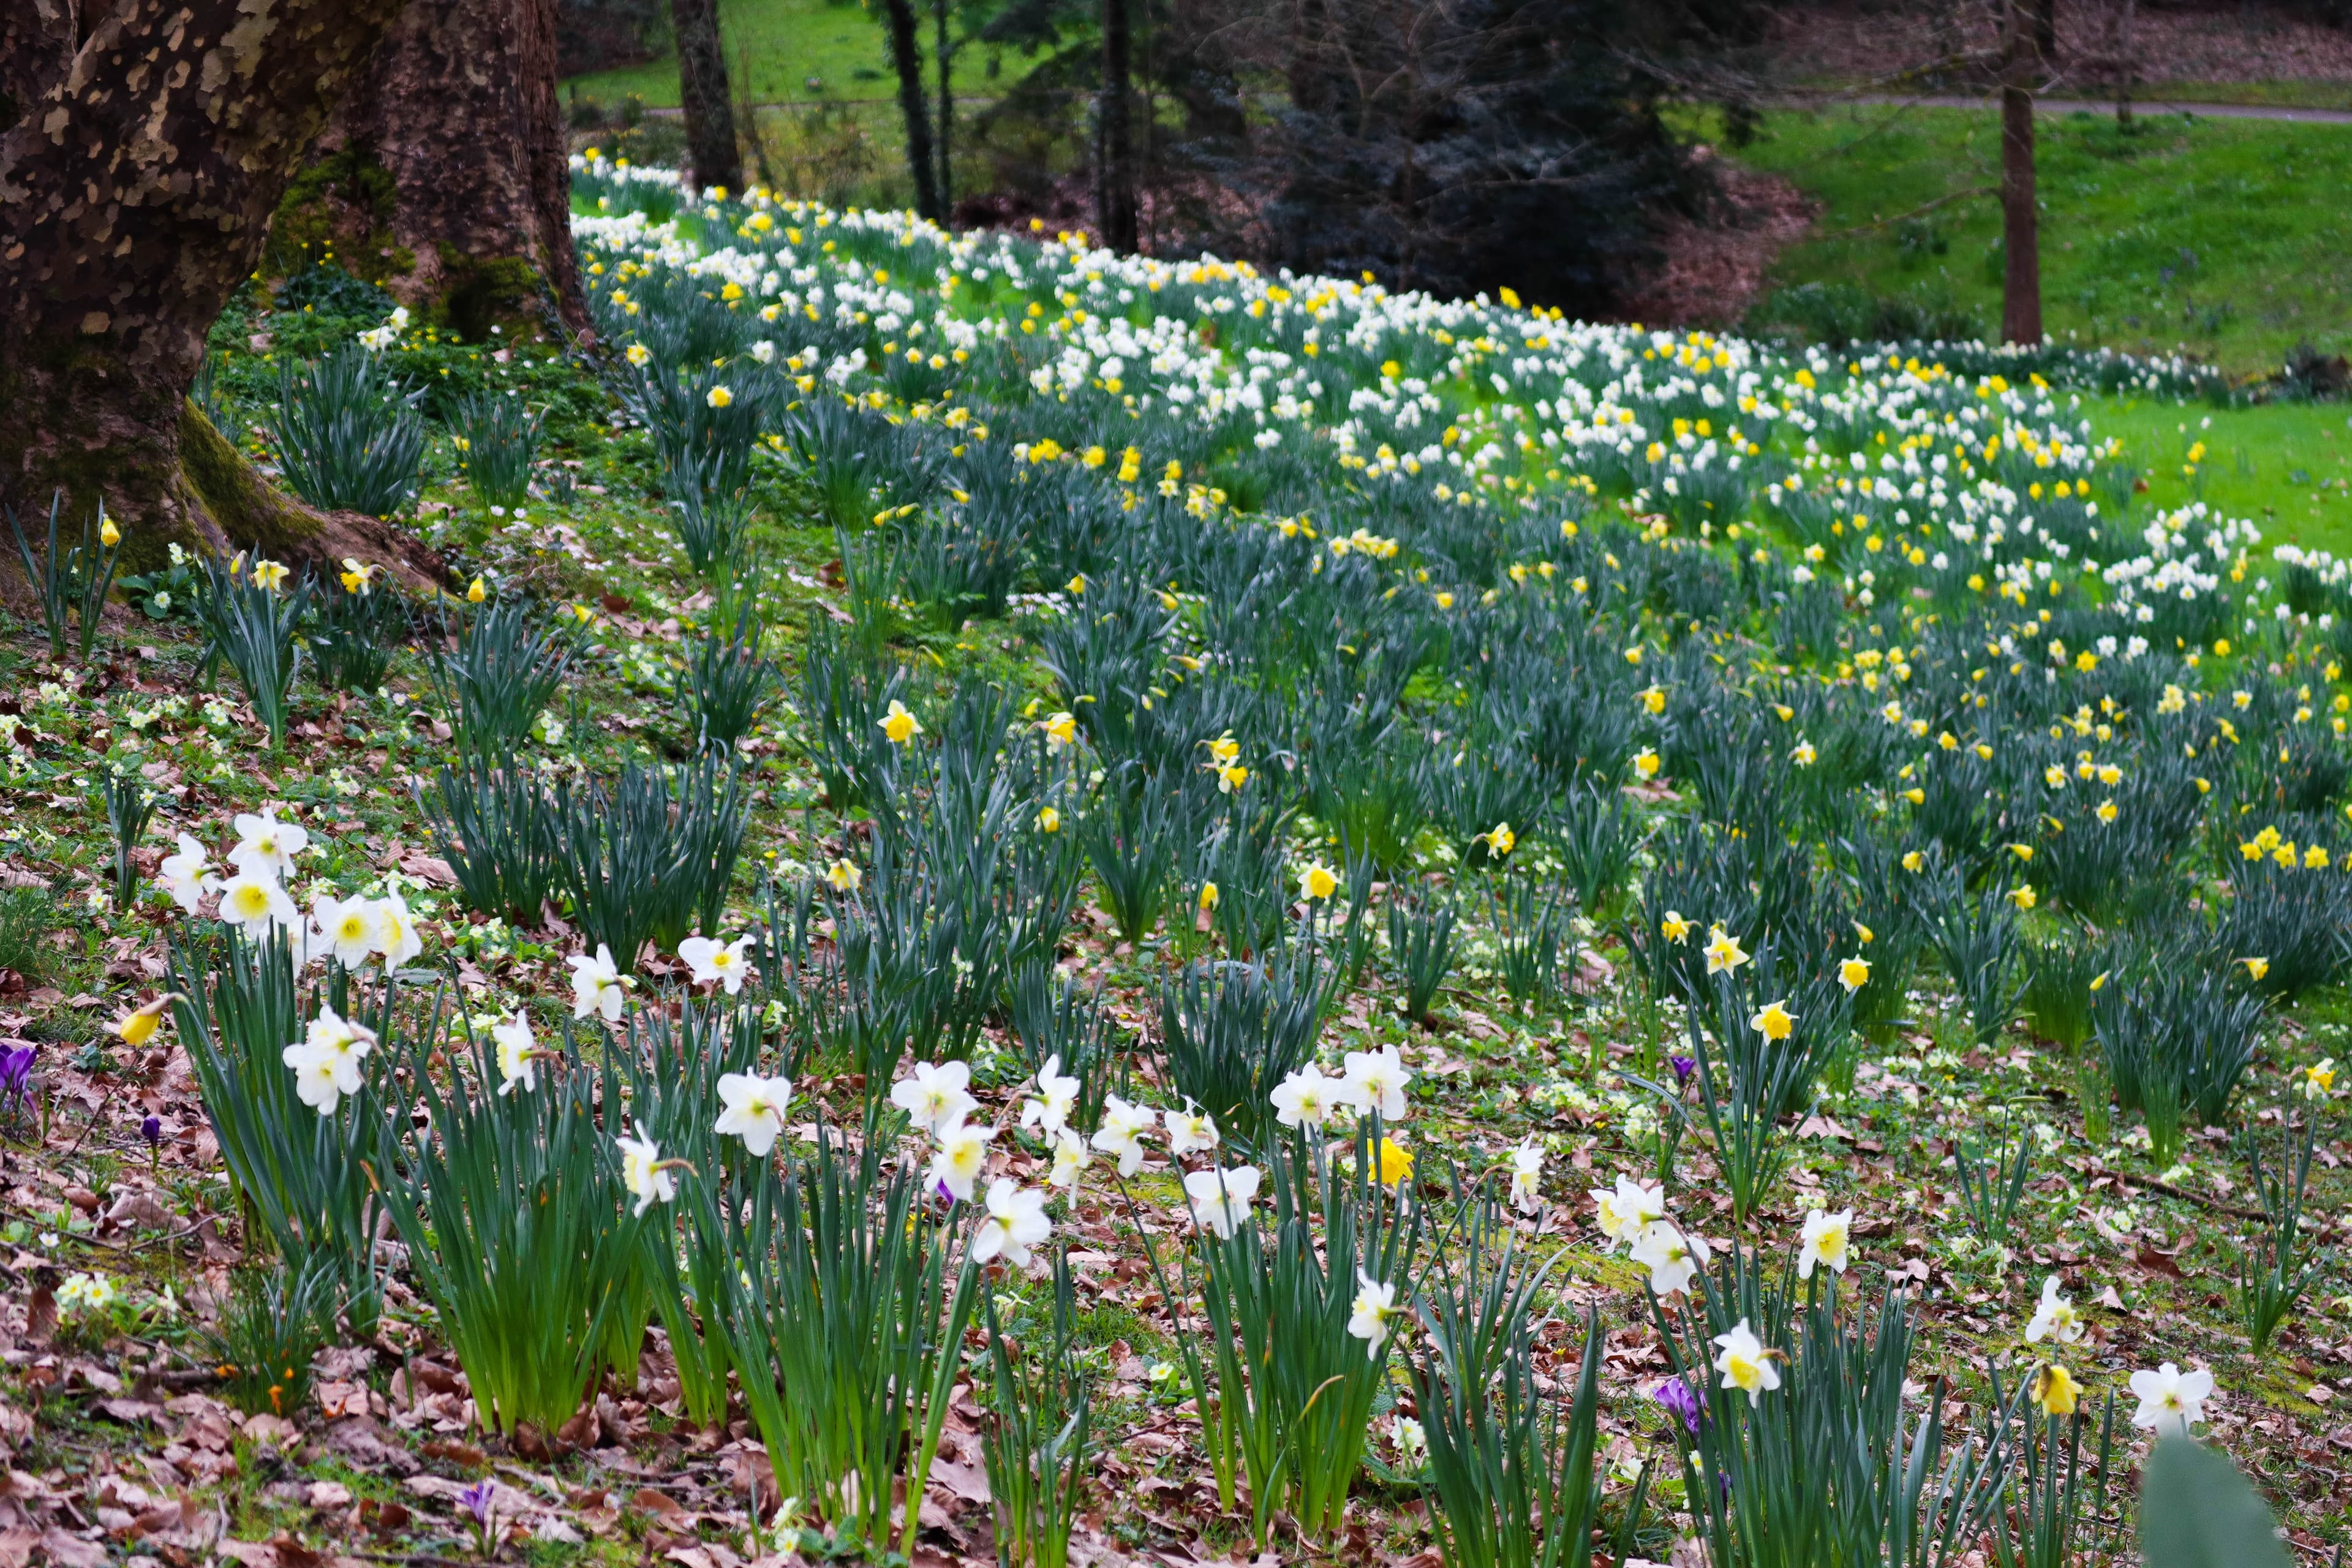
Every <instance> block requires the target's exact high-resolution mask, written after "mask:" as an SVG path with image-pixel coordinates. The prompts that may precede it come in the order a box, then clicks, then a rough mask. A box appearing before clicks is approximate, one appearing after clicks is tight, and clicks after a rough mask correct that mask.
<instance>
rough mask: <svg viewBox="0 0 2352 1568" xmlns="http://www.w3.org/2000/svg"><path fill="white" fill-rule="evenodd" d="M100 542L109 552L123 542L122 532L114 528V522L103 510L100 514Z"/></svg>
mask: <svg viewBox="0 0 2352 1568" xmlns="http://www.w3.org/2000/svg"><path fill="white" fill-rule="evenodd" d="M98 542H100V544H103V545H105V546H106V547H107V548H108V549H109V550H111V549H113V548H114V547H115V546H116V545H118V544H120V543H121V542H122V531H121V529H119V528H117V527H115V526H114V520H113V519H112V518H110V517H109V516H107V515H106V513H105V512H104V511H103V510H100V512H99V514H98Z"/></svg>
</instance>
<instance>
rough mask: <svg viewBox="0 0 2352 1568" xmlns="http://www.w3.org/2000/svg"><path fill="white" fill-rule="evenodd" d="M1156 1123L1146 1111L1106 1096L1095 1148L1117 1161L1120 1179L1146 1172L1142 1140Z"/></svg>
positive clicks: (1095, 1138)
mask: <svg viewBox="0 0 2352 1568" xmlns="http://www.w3.org/2000/svg"><path fill="white" fill-rule="evenodd" d="M1157 1121H1158V1119H1157V1118H1156V1117H1154V1116H1153V1115H1152V1114H1151V1112H1150V1110H1147V1109H1145V1108H1144V1107H1142V1106H1140V1105H1129V1104H1128V1102H1127V1101H1125V1100H1121V1099H1120V1098H1119V1097H1118V1096H1117V1095H1115V1094H1112V1095H1106V1096H1104V1097H1103V1113H1102V1121H1101V1122H1100V1123H1099V1124H1098V1125H1097V1127H1096V1128H1095V1136H1094V1146H1095V1147H1096V1148H1097V1149H1099V1150H1101V1151H1102V1152H1104V1153H1106V1154H1109V1155H1113V1156H1115V1157H1116V1158H1117V1159H1118V1173H1119V1174H1120V1175H1122V1176H1132V1175H1133V1174H1135V1173H1136V1172H1137V1171H1139V1170H1141V1169H1142V1168H1143V1153H1144V1150H1143V1138H1144V1135H1145V1134H1146V1133H1148V1132H1150V1131H1151V1129H1152V1127H1153V1126H1154V1125H1155V1124H1156V1123H1157ZM1188 1180H1189V1178H1188Z"/></svg>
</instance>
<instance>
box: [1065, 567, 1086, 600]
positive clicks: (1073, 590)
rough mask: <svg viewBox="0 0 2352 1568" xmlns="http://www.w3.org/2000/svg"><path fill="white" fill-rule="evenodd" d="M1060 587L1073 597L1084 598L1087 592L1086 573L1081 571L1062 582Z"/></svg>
mask: <svg viewBox="0 0 2352 1568" xmlns="http://www.w3.org/2000/svg"><path fill="white" fill-rule="evenodd" d="M1062 588H1063V591H1064V592H1065V593H1067V594H1069V595H1072V596H1073V597H1076V598H1084V597H1085V596H1086V592H1087V574H1085V573H1083V572H1081V573H1079V574H1077V575H1076V576H1075V577H1073V578H1071V579H1070V580H1069V581H1068V582H1066V583H1065V584H1062Z"/></svg>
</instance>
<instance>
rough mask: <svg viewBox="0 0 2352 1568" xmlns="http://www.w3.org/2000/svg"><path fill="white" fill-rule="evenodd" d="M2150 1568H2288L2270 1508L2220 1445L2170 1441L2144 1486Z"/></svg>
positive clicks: (2144, 1540) (2152, 1459) (2143, 1539)
mask: <svg viewBox="0 0 2352 1568" xmlns="http://www.w3.org/2000/svg"><path fill="white" fill-rule="evenodd" d="M2139 1549H2140V1556H2141V1559H2142V1560H2143V1561H2144V1562H2145V1563H2147V1568H2287V1555H2286V1548H2285V1546H2284V1544H2282V1543H2281V1542H2280V1541H2279V1538H2278V1528H2277V1526H2276V1524H2275V1523H2274V1522H2273V1521H2272V1519H2271V1510H2270V1509H2269V1508H2268V1507H2267V1506H2266V1505H2265V1504H2264V1503H2263V1500H2262V1498H2261V1497H2260V1495H2258V1494H2257V1493H2256V1492H2255V1490H2254V1489H2253V1486H2252V1483H2251V1482H2249V1481H2248V1480H2247V1479H2246V1478H2245V1477H2244V1476H2242V1475H2241V1474H2239V1473H2238V1467H2237V1466H2235V1465H2233V1464H2231V1462H2230V1459H2229V1457H2228V1456H2227V1455H2225V1454H2223V1453H2222V1452H2221V1450H2220V1449H2218V1448H2209V1447H2206V1446H2205V1445H2204V1444H2202V1443H2199V1442H2194V1441H2192V1440H2190V1439H2189V1438H2187V1437H2167V1438H2165V1439H2163V1440H2162V1441H2160V1442H2158V1444H2157V1446H2156V1452H2155V1453H2153V1454H2151V1455H2150V1456H2148V1461H2147V1468H2146V1469H2145V1470H2144V1471H2143V1472H2142V1473H2141V1477H2140V1489H2139Z"/></svg>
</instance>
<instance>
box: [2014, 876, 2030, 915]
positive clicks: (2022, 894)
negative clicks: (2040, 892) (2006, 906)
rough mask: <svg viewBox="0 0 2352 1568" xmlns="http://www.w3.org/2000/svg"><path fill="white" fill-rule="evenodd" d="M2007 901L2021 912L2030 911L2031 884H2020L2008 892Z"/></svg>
mask: <svg viewBox="0 0 2352 1568" xmlns="http://www.w3.org/2000/svg"><path fill="white" fill-rule="evenodd" d="M2009 901H2010V902H2011V903H2012V904H2015V905H2016V906H2017V907H2018V908H2019V909H2021V910H2030V909H2032V907H2033V901H2034V895H2033V884H2032V883H2031V882H2020V883H2019V884H2018V885H2017V886H2016V887H2014V888H2011V889H2010V890H2009Z"/></svg>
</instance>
